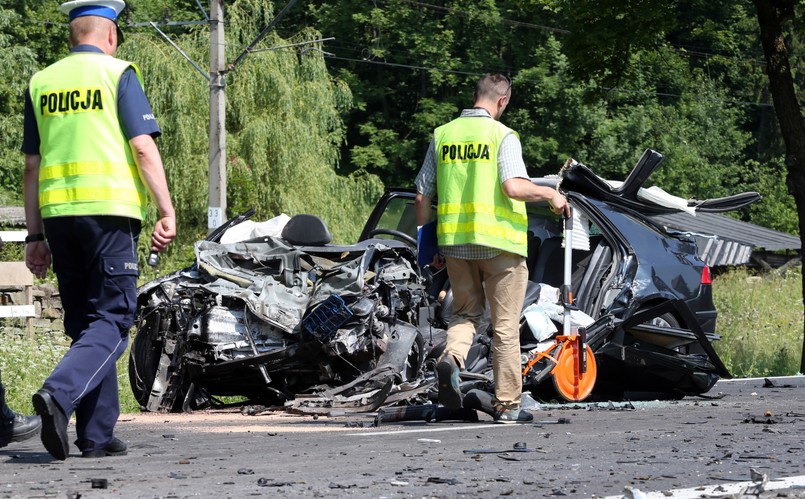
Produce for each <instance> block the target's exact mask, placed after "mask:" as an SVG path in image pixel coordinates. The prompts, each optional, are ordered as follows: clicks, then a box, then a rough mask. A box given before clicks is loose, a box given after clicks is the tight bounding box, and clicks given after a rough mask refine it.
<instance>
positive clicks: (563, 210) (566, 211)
mask: <svg viewBox="0 0 805 499" xmlns="http://www.w3.org/2000/svg"><path fill="white" fill-rule="evenodd" d="M554 193H555V194H554V196H553V197H552V198H551V199H549V200H548V205H549V206H550V207H551V211H552V212H554V213H556V214H557V215H564V216H566V217H570V203H568V202H567V198H565V197H564V196H563V195H561V194H559V191H554Z"/></svg>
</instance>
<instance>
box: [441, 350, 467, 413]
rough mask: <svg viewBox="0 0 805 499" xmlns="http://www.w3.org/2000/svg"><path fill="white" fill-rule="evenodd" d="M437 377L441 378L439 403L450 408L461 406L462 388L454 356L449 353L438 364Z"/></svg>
mask: <svg viewBox="0 0 805 499" xmlns="http://www.w3.org/2000/svg"><path fill="white" fill-rule="evenodd" d="M436 377H437V378H438V380H439V403H440V404H442V405H443V406H445V407H447V408H448V409H460V408H461V399H462V395H461V388H460V387H459V383H460V382H461V380H460V379H459V377H458V365H457V364H456V361H455V359H453V357H452V356H450V355H447V356H445V357H444V358H443V359H442V360H441V361H439V363H438V364H436Z"/></svg>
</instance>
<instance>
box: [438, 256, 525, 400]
mask: <svg viewBox="0 0 805 499" xmlns="http://www.w3.org/2000/svg"><path fill="white" fill-rule="evenodd" d="M446 262H447V275H448V276H449V277H450V287H451V289H452V290H453V300H454V301H453V317H452V319H451V320H450V325H449V327H448V329H447V346H446V348H445V352H444V355H452V356H453V357H454V358H455V359H456V361H457V362H458V364H459V366H460V367H461V368H462V369H463V368H464V361H465V360H466V358H467V354H468V353H469V350H470V346H471V345H472V339H473V337H474V336H475V330H476V327H477V326H478V324H479V322H480V321H481V317H482V316H483V313H484V308H485V303H486V301H487V299H488V300H489V312H490V315H491V319H492V328H493V329H494V336H493V341H492V345H493V350H492V371H493V373H494V376H495V398H496V399H497V403H499V404H501V405H503V406H505V407H506V408H516V407H519V405H520V396H521V394H522V391H523V377H522V371H521V367H520V313H521V312H522V308H523V300H524V298H525V290H526V284H527V282H528V269H527V268H526V264H525V258H523V257H522V256H520V255H516V254H514V253H508V252H503V253H501V254H500V255H498V256H496V257H495V258H488V259H484V260H462V259H458V258H450V257H447V258H446Z"/></svg>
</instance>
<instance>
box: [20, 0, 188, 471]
mask: <svg viewBox="0 0 805 499" xmlns="http://www.w3.org/2000/svg"><path fill="white" fill-rule="evenodd" d="M125 6H126V4H125V2H124V1H123V0H74V1H71V2H66V3H64V4H62V5H61V7H60V10H61V11H62V12H63V13H65V14H67V15H69V18H70V45H71V47H72V49H71V51H70V54H69V55H68V56H67V57H65V58H63V59H61V60H60V61H58V62H56V63H54V64H52V65H50V66H48V67H47V68H45V69H43V70H42V71H40V72H38V73H36V74H35V75H34V76H33V78H31V83H30V87H29V91H28V94H27V95H26V102H25V120H24V122H25V123H24V126H25V129H24V134H23V146H22V151H23V152H24V153H25V174H24V186H23V189H24V193H25V218H26V222H27V226H28V237H27V238H26V240H25V242H26V247H25V259H26V264H27V266H28V268H29V269H30V270H31V272H33V273H34V274H35V275H37V276H39V277H44V275H45V273H46V271H47V269H48V267H49V266H50V263H51V258H52V263H53V270H54V272H55V273H56V277H57V279H58V282H59V291H60V295H61V300H62V304H63V307H64V328H65V332H66V333H67V334H68V335H69V336H70V338H71V339H72V344H71V346H70V349H69V350H68V351H67V353H66V354H65V355H64V357H63V358H62V360H61V361H60V362H59V364H58V365H57V366H56V368H55V369H54V370H53V372H52V373H51V375H50V376H49V377H48V379H47V380H45V383H44V385H43V387H42V389H40V390H39V391H37V392H36V394H34V395H33V399H32V401H33V406H34V409H35V410H36V412H37V413H38V414H39V416H40V417H41V419H42V432H41V437H42V443H43V444H44V445H45V448H46V449H47V451H48V452H49V453H50V454H51V455H52V456H53V457H54V458H56V459H60V460H63V459H66V458H67V456H68V454H69V442H68V434H67V427H68V421H69V419H70V416H71V415H72V414H75V419H76V425H75V431H76V435H77V439H76V441H75V444H76V446H77V447H78V449H79V450H80V451H81V455H82V457H104V456H114V455H122V454H125V453H126V450H127V448H126V444H125V443H124V442H122V441H121V440H119V439H118V438H116V437H115V434H114V427H115V423H116V422H117V418H118V416H119V414H120V403H119V397H118V391H117V371H116V368H115V361H116V360H117V359H118V358H119V357H120V355H121V354H122V353H123V351H124V350H125V349H126V345H127V343H128V332H129V329H130V328H131V326H132V323H133V321H134V314H135V311H136V306H137V277H138V275H139V268H138V258H137V243H138V238H139V235H140V229H141V223H142V220H143V219H144V218H145V214H146V209H147V202H148V197H149V194H150V195H151V197H152V198H153V200H154V201H155V203H156V207H157V210H158V212H159V220H158V221H157V224H156V226H155V228H154V230H153V232H152V236H151V241H150V242H151V244H150V246H151V249H152V250H153V251H162V250H163V249H164V248H165V247H166V246H167V245H168V244H169V243H170V242H171V241H172V240H173V238H174V237H175V236H176V220H175V212H174V209H173V204H172V202H171V199H170V193H169V191H168V185H167V181H166V178H165V171H164V169H163V166H162V159H161V157H160V154H159V151H158V149H157V147H156V143H155V141H154V138H155V137H157V136H159V134H160V133H161V132H160V129H159V126H158V125H157V123H156V121H155V120H154V115H153V112H152V111H151V107H150V104H149V103H148V100H147V99H146V97H145V94H144V93H143V87H142V82H141V75H140V71H139V69H138V68H137V66H135V65H134V64H132V63H130V62H126V61H122V60H120V59H116V58H115V57H114V55H115V53H116V52H117V47H118V45H119V43H121V42H122V41H123V39H122V33H121V32H120V29H119V27H118V25H117V17H118V15H119V14H120V12H121V11H122V10H123V9H124V8H125Z"/></svg>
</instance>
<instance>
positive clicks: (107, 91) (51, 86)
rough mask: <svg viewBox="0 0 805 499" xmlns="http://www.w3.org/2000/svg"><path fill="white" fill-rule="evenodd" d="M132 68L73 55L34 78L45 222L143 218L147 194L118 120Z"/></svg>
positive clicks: (91, 54) (106, 57)
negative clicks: (121, 92)
mask: <svg viewBox="0 0 805 499" xmlns="http://www.w3.org/2000/svg"><path fill="white" fill-rule="evenodd" d="M129 67H131V68H133V69H134V70H135V72H136V73H137V77H138V78H141V76H140V71H139V69H138V68H137V67H136V66H135V65H134V64H132V63H130V62H126V61H122V60H120V59H116V58H114V57H112V56H109V55H106V54H100V53H95V52H76V53H73V54H70V55H69V56H67V57H65V58H64V59H62V60H60V61H58V62H56V63H55V64H52V65H50V66H48V67H47V68H45V69H43V70H42V71H40V72H38V73H36V74H35V75H34V76H33V78H32V79H31V85H30V90H31V100H32V103H33V107H34V114H35V116H36V124H37V128H38V129H39V137H40V146H39V151H40V155H41V162H40V166H39V208H40V211H41V213H42V217H43V218H49V217H58V216H71V215H118V216H125V217H130V218H135V219H138V220H143V219H144V218H145V214H146V206H147V202H148V191H147V190H146V188H145V186H144V184H143V182H142V180H141V179H140V174H139V170H138V168H137V165H136V163H135V162H134V158H133V156H132V152H131V147H130V146H129V143H128V140H127V139H126V137H125V136H124V135H123V130H122V129H121V126H120V122H119V121H118V114H117V85H118V82H119V81H120V77H121V75H122V74H123V72H124V71H125V70H126V69H128V68H129Z"/></svg>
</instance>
